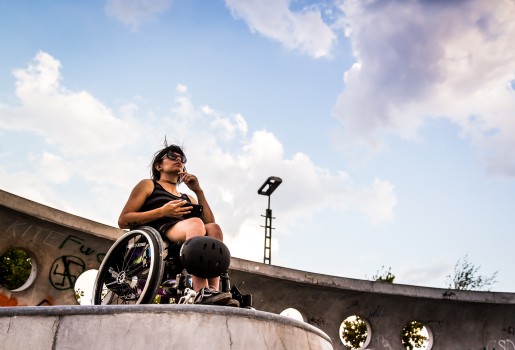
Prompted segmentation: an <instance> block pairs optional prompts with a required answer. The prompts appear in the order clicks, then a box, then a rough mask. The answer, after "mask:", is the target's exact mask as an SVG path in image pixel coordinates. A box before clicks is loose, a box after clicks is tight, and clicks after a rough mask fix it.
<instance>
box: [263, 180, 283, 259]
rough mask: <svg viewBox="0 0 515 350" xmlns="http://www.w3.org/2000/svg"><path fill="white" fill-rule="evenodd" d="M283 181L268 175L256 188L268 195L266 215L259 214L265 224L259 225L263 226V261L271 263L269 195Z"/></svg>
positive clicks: (271, 228)
mask: <svg viewBox="0 0 515 350" xmlns="http://www.w3.org/2000/svg"><path fill="white" fill-rule="evenodd" d="M282 182H283V180H281V178H280V177H277V176H270V177H269V178H268V179H266V181H265V182H264V183H263V185H261V187H260V188H259V190H258V193H259V194H260V195H263V196H268V209H267V210H266V215H261V216H262V217H264V218H265V226H263V225H261V227H264V228H265V253H264V257H263V263H264V264H266V263H267V262H268V264H269V265H270V264H272V230H273V229H274V228H273V227H272V219H275V218H274V217H272V209H270V196H271V195H272V193H274V191H275V190H276V189H277V187H279V185H280V184H281V183H282Z"/></svg>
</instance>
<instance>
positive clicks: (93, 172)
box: [0, 53, 396, 260]
mask: <svg viewBox="0 0 515 350" xmlns="http://www.w3.org/2000/svg"><path fill="white" fill-rule="evenodd" d="M59 67H60V63H59V61H58V60H57V59H55V58H53V57H51V56H50V55H48V54H45V53H39V54H38V55H37V57H36V59H35V62H33V63H32V64H31V65H30V66H29V68H27V69H18V70H16V72H15V77H16V86H17V96H18V98H19V102H20V103H19V105H18V106H8V105H5V104H4V105H3V107H2V116H5V115H7V116H8V117H7V118H4V117H3V118H2V120H1V122H0V130H13V129H16V130H17V135H18V136H17V137H22V138H27V139H28V138H32V137H34V136H33V135H34V134H37V135H40V141H41V143H42V147H40V149H38V150H31V151H30V154H29V153H26V154H23V153H21V154H16V156H14V154H12V155H11V156H9V155H8V153H9V152H8V153H6V154H5V155H4V156H3V157H2V160H3V162H5V166H4V167H0V173H1V174H2V179H1V181H0V186H1V188H3V189H5V190H8V191H11V192H14V193H17V194H20V195H23V196H27V197H28V198H31V199H36V200H38V201H42V202H43V203H46V204H50V205H55V206H57V207H58V208H61V209H63V210H67V211H70V212H72V213H74V214H78V215H82V216H85V217H88V218H90V219H93V220H98V221H102V222H107V223H108V224H112V225H115V224H116V218H117V216H118V214H119V211H120V210H121V208H122V206H123V204H124V201H125V200H126V198H127V196H128V195H129V193H130V191H131V189H132V187H133V186H134V185H135V184H136V183H137V182H138V181H139V180H140V179H141V178H143V177H148V175H147V174H148V170H149V169H148V164H149V163H150V161H151V157H152V155H153V153H154V152H155V151H156V150H157V149H158V148H159V147H161V146H162V144H160V142H161V141H162V140H163V138H164V136H165V134H166V136H167V139H168V141H169V142H170V141H173V142H176V143H179V144H181V145H184V147H185V151H186V154H187V155H188V164H187V168H188V171H190V172H192V173H193V174H196V175H197V176H198V177H199V180H200V183H201V185H202V187H203V188H204V190H205V192H206V194H207V197H208V199H209V201H210V204H211V206H212V207H213V208H214V211H215V215H216V217H217V219H218V222H219V223H220V224H221V225H222V227H223V229H224V232H225V237H226V238H227V240H228V242H231V244H232V245H234V246H232V247H231V249H234V252H235V253H234V255H235V256H239V257H242V258H252V259H255V260H260V258H259V257H261V256H262V245H261V244H257V243H256V244H254V243H252V242H254V241H261V240H262V231H261V227H260V225H261V224H262V222H261V219H262V218H261V216H260V215H261V214H262V213H264V209H265V208H266V198H265V197H263V196H259V195H258V194H257V189H258V188H259V187H260V186H261V184H262V183H263V181H264V180H265V179H266V178H267V177H268V176H271V175H275V176H279V177H281V178H282V179H283V184H282V185H281V187H280V188H279V189H278V190H277V194H275V193H274V199H273V203H274V210H276V211H279V212H281V234H280V235H278V236H277V235H276V237H275V240H276V242H277V243H274V249H275V250H277V249H279V248H280V244H279V242H280V237H281V235H282V234H288V233H289V232H293V231H294V229H295V228H297V227H299V225H302V224H303V223H306V222H309V220H311V219H312V218H313V217H316V215H317V213H321V212H323V211H324V210H327V209H328V208H330V210H335V211H337V212H343V211H346V210H356V211H359V212H362V213H363V214H364V215H366V216H367V217H368V218H369V219H370V221H371V222H373V223H375V222H384V221H389V220H391V219H392V218H393V210H394V207H395V204H396V199H395V194H394V191H393V186H392V185H391V184H389V183H388V182H386V181H383V180H376V181H375V182H374V183H373V184H370V185H363V184H354V183H353V181H352V179H351V178H350V176H349V175H348V174H347V173H346V172H344V171H340V172H337V173H332V172H331V171H329V170H328V169H322V168H320V167H318V166H317V165H316V164H315V163H314V162H313V161H312V159H310V158H309V157H308V156H307V155H306V154H304V153H301V152H298V153H296V154H294V155H293V156H291V157H289V156H286V155H285V154H284V147H283V145H282V143H281V141H280V140H278V139H277V137H276V136H275V135H273V134H272V133H271V132H268V131H266V130H255V131H249V130H248V125H247V123H246V121H245V118H244V116H243V115H241V114H237V113H236V114H227V113H224V112H220V111H216V110H215V109H213V108H211V107H206V106H202V105H199V106H197V105H196V104H195V103H194V102H193V99H192V97H191V96H189V95H187V94H186V92H187V88H186V86H182V87H181V88H180V89H178V91H177V96H176V98H175V103H174V105H173V106H172V107H171V109H170V112H169V113H168V115H165V116H160V117H156V118H155V119H154V118H153V119H147V120H145V121H144V122H143V121H140V119H141V118H140V117H138V113H141V112H140V111H139V107H138V106H137V104H136V103H129V104H127V105H125V106H122V108H121V112H120V113H116V112H113V111H111V110H110V108H108V107H107V105H106V104H105V103H103V102H101V101H99V100H98V99H96V98H95V97H94V96H93V95H92V94H90V93H86V92H74V91H70V90H68V89H66V87H64V86H62V85H61V84H60V80H61V79H60V74H59ZM117 114H121V116H118V115H117ZM144 115H145V114H144ZM134 130H137V132H134ZM84 135H86V136H84ZM20 159H25V163H21V164H20ZM29 159H30V160H29ZM14 162H16V164H18V165H19V167H21V168H22V169H18V170H12V169H13V167H12V164H13V163H14ZM20 178H23V179H24V181H19V180H20ZM70 188H73V190H70ZM180 190H181V191H186V192H187V188H186V187H185V186H184V185H183V186H182V187H181V188H180ZM252 227H255V229H252ZM258 231H259V232H260V233H259V234H258V236H257V237H254V236H255V234H256V233H257V232H258ZM240 254H242V255H240Z"/></svg>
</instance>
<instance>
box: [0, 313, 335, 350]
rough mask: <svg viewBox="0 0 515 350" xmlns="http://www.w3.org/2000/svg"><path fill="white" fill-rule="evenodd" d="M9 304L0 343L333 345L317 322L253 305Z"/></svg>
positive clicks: (41, 347) (326, 349) (0, 320)
mask: <svg viewBox="0 0 515 350" xmlns="http://www.w3.org/2000/svg"><path fill="white" fill-rule="evenodd" d="M8 309H11V310H8ZM12 309H13V308H4V310H2V309H0V334H2V341H1V344H0V348H2V349H20V350H22V349H30V350H32V349H38V350H53V349H123V350H130V349H134V350H141V349H152V350H158V349H163V350H169V349H284V350H289V349H312V350H330V349H332V345H331V341H330V339H329V337H327V335H325V334H324V333H323V332H321V331H320V330H318V329H317V328H315V327H313V326H310V325H308V324H306V323H304V322H301V321H296V320H292V319H289V318H287V317H282V316H278V315H274V314H270V313H265V312H262V311H256V310H245V309H239V308H231V307H221V306H200V305H166V306H165V305H132V306H74V307H70V306H68V307H63V306H60V307H27V308H15V310H12ZM29 334H30V336H27V335H29Z"/></svg>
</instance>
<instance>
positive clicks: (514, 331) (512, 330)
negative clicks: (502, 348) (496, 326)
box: [502, 326, 515, 335]
mask: <svg viewBox="0 0 515 350" xmlns="http://www.w3.org/2000/svg"><path fill="white" fill-rule="evenodd" d="M502 330H503V331H505V332H506V333H508V335H515V328H513V327H511V326H510V327H508V328H503V329H502Z"/></svg>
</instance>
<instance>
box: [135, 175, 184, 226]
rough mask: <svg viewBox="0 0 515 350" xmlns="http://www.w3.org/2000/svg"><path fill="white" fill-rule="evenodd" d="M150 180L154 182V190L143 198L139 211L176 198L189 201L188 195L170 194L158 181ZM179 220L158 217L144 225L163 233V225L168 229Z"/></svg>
mask: <svg viewBox="0 0 515 350" xmlns="http://www.w3.org/2000/svg"><path fill="white" fill-rule="evenodd" d="M152 181H153V182H154V190H153V191H152V193H151V194H150V196H148V197H147V199H145V203H143V205H142V206H141V208H140V210H139V211H140V212H145V211H150V210H153V209H157V208H161V207H162V206H163V205H165V204H166V203H168V202H170V201H173V200H177V199H184V200H186V201H187V202H189V203H191V200H190V198H189V197H188V195H186V194H184V193H181V196H180V197H178V196H176V195H174V194H171V193H170V192H168V191H167V190H165V189H164V188H163V186H161V185H160V184H159V182H157V181H155V180H152ZM181 220H182V219H177V218H159V219H157V220H154V221H151V222H148V223H146V224H145V225H146V226H150V227H153V228H155V229H156V230H158V231H160V232H161V233H164V232H162V231H163V229H164V228H165V227H166V229H168V228H169V227H171V226H173V225H174V224H176V223H177V222H179V221H181Z"/></svg>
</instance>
